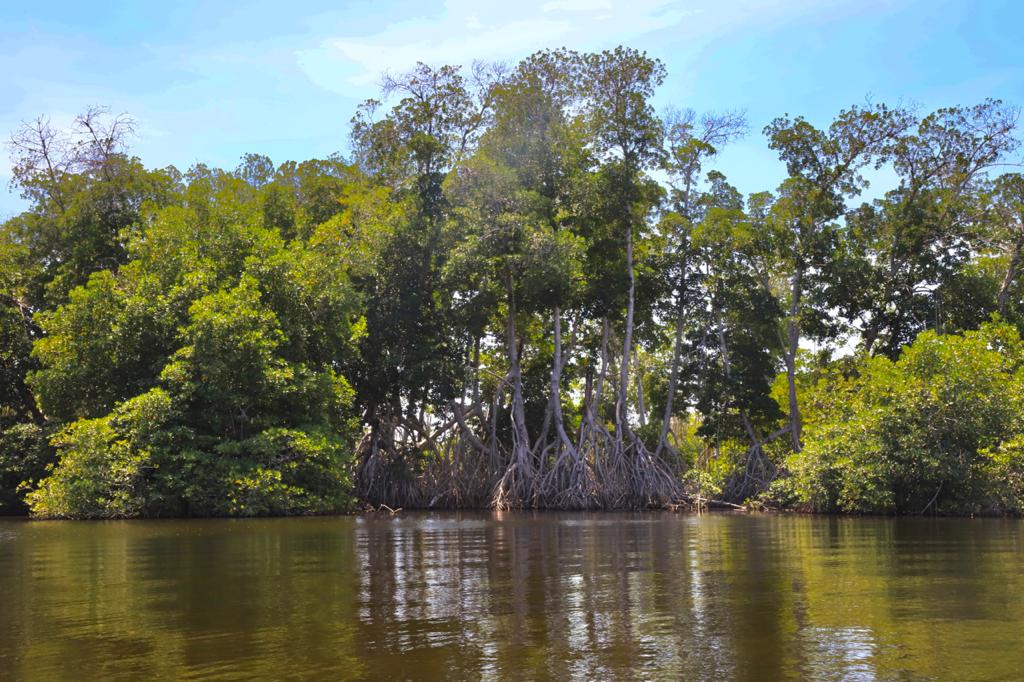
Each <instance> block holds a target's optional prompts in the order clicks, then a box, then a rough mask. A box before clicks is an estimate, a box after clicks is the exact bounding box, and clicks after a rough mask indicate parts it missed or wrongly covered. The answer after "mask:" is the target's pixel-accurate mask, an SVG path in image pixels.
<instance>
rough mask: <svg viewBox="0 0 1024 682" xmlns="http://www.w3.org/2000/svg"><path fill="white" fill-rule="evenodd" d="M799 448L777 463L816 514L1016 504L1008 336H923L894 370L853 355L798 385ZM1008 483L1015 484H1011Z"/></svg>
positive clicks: (1012, 359) (1020, 377)
mask: <svg viewBox="0 0 1024 682" xmlns="http://www.w3.org/2000/svg"><path fill="white" fill-rule="evenodd" d="M805 404H806V405H807V406H808V410H807V413H806V423H805V429H804V440H805V443H806V446H805V448H804V450H803V451H802V452H800V453H797V454H793V455H791V456H790V457H789V458H788V460H787V466H788V468H789V470H790V471H791V472H792V474H793V481H792V485H793V489H794V491H795V493H796V494H797V496H798V497H799V498H800V500H801V502H802V503H803V504H804V505H805V506H807V507H809V508H812V509H815V510H819V511H847V512H881V513H923V512H926V511H929V512H935V513H977V512H1006V511H1012V510H1015V509H1018V508H1019V507H1020V499H1021V497H1020V495H1019V493H1018V492H1017V491H1018V490H1020V486H1019V477H1020V472H1021V471H1022V466H1021V462H1022V461H1024V460H1022V448H1021V447H1020V443H1021V440H1020V438H1021V435H1022V433H1024V423H1022V422H1021V419H1020V415H1021V414H1022V411H1024V351H1022V344H1021V339H1020V337H1019V335H1018V332H1017V330H1016V329H1015V328H1013V327H1010V326H1007V325H1002V324H994V323H993V324H986V325H983V326H982V328H981V329H979V330H978V331H972V332H967V333H965V334H963V335H952V334H951V335H939V334H936V333H935V332H931V331H929V332H924V333H922V334H921V335H920V336H918V338H917V339H916V340H915V341H914V342H913V343H912V344H911V345H909V346H907V347H906V348H905V349H904V351H903V353H902V355H901V356H900V358H899V359H898V360H896V361H895V362H893V361H890V360H888V359H886V358H884V357H881V358H871V359H864V360H862V361H861V362H859V363H857V364H856V365H854V367H853V371H852V372H850V376H848V377H847V378H841V377H836V376H830V377H829V380H828V381H827V382H826V381H822V382H819V383H818V384H817V385H815V386H812V387H811V388H810V389H809V393H808V395H807V398H806V401H805ZM1014 481H1017V483H1014Z"/></svg>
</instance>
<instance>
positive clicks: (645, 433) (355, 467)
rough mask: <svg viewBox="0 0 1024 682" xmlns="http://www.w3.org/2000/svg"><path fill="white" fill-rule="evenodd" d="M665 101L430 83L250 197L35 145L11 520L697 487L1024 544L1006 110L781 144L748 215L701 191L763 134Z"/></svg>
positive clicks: (731, 199)
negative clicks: (973, 528)
mask: <svg viewBox="0 0 1024 682" xmlns="http://www.w3.org/2000/svg"><path fill="white" fill-rule="evenodd" d="M665 75H666V74H665V69H664V66H663V65H662V64H661V63H660V62H658V61H657V60H655V59H652V58H650V57H648V56H647V55H646V54H644V53H642V52H638V51H636V50H632V49H629V48H625V47H619V48H616V49H613V50H607V51H603V52H599V53H591V54H585V53H577V52H573V51H570V50H566V49H559V50H546V51H542V52H538V53H536V54H534V55H532V56H530V57H529V58H527V59H525V60H523V61H522V62H520V63H519V64H518V65H516V66H515V67H513V68H506V67H504V66H501V65H491V66H488V65H480V64H477V65H474V66H473V67H472V68H471V69H462V68H460V67H457V66H440V67H437V68H433V67H429V66H426V65H423V64H419V65H417V66H416V67H415V68H414V69H412V70H411V71H410V72H408V73H405V74H400V75H397V76H396V75H388V76H386V77H385V78H384V92H383V95H382V98H383V101H376V100H370V101H368V102H366V103H364V105H362V106H361V107H360V108H359V110H358V111H357V114H356V116H355V117H354V118H353V120H352V149H353V158H352V159H350V160H346V159H343V158H341V157H340V156H338V155H333V156H330V157H328V158H325V159H312V160H308V161H303V162H292V161H289V162H285V163H283V164H280V165H278V166H276V167H275V165H274V163H273V162H272V161H271V160H270V159H269V158H267V157H265V156H262V155H258V154H247V155H245V156H244V157H243V158H242V159H241V162H240V164H239V165H238V167H237V168H236V169H235V170H234V171H226V170H221V169H217V168H211V167H208V166H205V165H197V166H195V167H193V168H191V169H189V170H188V171H187V172H185V173H184V174H183V173H180V172H178V171H177V170H176V169H174V168H167V169H162V170H154V169H147V168H146V167H144V166H143V165H142V163H141V162H140V161H139V160H138V159H136V158H134V157H132V156H131V155H130V154H129V152H128V149H127V146H126V141H127V139H128V138H129V136H130V133H131V132H132V130H133V126H134V122H133V121H132V120H131V119H130V118H127V117H125V116H119V117H110V116H109V115H108V114H107V112H106V111H104V110H100V109H92V110H89V111H87V112H85V113H84V114H83V115H82V116H80V117H79V118H78V119H76V121H75V123H74V124H73V126H72V127H71V129H70V130H68V131H58V130H56V129H54V128H52V127H51V126H50V125H49V123H48V121H47V120H46V119H45V118H40V119H37V120H36V121H32V122H29V123H27V124H25V125H23V126H22V127H21V128H20V129H19V130H18V131H15V133H14V135H13V136H12V140H11V158H12V161H13V168H12V170H13V177H14V185H15V186H16V187H17V188H18V189H19V190H20V191H21V192H22V193H23V195H24V196H25V197H26V198H27V199H29V200H30V201H31V206H30V207H29V209H28V210H27V211H25V212H24V213H22V214H21V215H19V216H16V217H14V218H11V219H10V220H7V221H6V222H4V223H3V224H2V225H0V505H3V507H2V509H3V510H7V511H19V510H22V509H23V508H24V507H25V506H26V505H27V507H28V508H29V509H30V510H31V512H32V513H34V514H36V515H38V516H56V517H83V516H84V517H97V518H110V517H128V516H163V515H189V514H194V515H261V514H300V513H325V512H331V511H338V510H342V509H345V508H347V507H348V505H349V504H350V502H351V500H352V499H353V496H354V495H356V494H359V495H362V496H363V498H364V499H365V500H369V501H372V502H375V503H377V502H382V501H391V502H396V501H397V503H398V504H401V505H403V506H411V505H413V504H417V505H432V504H435V503H438V504H485V503H487V500H488V499H490V500H491V502H492V503H493V504H496V505H499V506H501V505H504V504H514V505H523V506H526V505H544V504H553V505H555V506H558V505H570V506H576V507H583V508H585V507H589V506H593V505H597V504H608V505H610V506H616V505H621V504H629V505H636V506H644V505H647V504H652V503H658V502H652V500H657V501H660V503H667V502H666V500H669V498H671V500H669V501H671V502H674V501H675V496H678V494H679V493H680V491H681V488H680V486H679V485H678V484H679V481H680V477H685V479H686V482H687V484H688V485H689V486H690V488H691V490H699V491H700V494H701V495H703V496H705V497H707V496H711V495H714V496H719V495H720V496H722V497H727V498H729V499H732V500H733V501H744V500H746V499H748V498H749V499H754V498H755V497H756V496H757V495H758V494H759V493H763V494H767V495H768V496H769V497H771V498H772V499H774V501H775V502H778V503H782V504H784V505H787V506H788V505H799V506H803V507H804V508H810V509H816V510H829V511H833V510H842V511H879V512H921V511H940V512H951V513H952V512H957V513H971V512H976V511H1008V512H1017V511H1020V510H1021V505H1022V500H1024V492H1022V488H1021V486H1022V483H1021V477H1022V473H1021V472H1022V471H1024V469H1022V468H1021V448H1022V445H1021V442H1022V441H1024V436H1022V432H1021V430H1020V429H1019V428H1018V427H1017V426H1016V422H1017V421H1019V419H1018V417H1017V415H1019V414H1020V410H1021V408H1022V407H1024V404H1022V398H1021V396H1020V395H1019V393H1020V386H1021V382H1020V378H1021V377H1020V376H1019V374H1020V368H1019V365H1020V364H1021V362H1022V361H1021V357H1020V355H1021V351H1020V350H1019V347H1020V341H1019V339H1018V338H1017V336H1016V332H1015V331H1014V329H1015V327H1014V325H1016V327H1017V328H1021V329H1024V316H1022V312H1024V284H1022V283H1021V281H1020V280H1021V276H1020V275H1021V272H1022V271H1024V199H1022V197H1024V180H1022V179H1021V176H1020V175H1019V174H1015V173H1008V174H1005V175H1002V176H1000V177H992V176H991V175H990V174H991V173H992V170H993V169H994V168H996V167H997V166H998V165H999V164H1000V163H1001V162H1002V161H1003V160H1005V158H1006V156H1007V154H1008V153H1009V152H1011V151H1013V150H1014V149H1015V148H1016V147H1017V140H1016V138H1015V137H1014V125H1015V120H1016V118H1015V110H1014V109H1013V108H1012V107H1007V106H1005V105H1003V104H1002V103H1000V102H997V101H986V102H983V103H982V104H980V105H977V106H974V107H954V108H948V109H941V110H939V111H936V112H934V113H932V114H929V115H926V116H921V117H919V116H917V115H916V114H915V113H914V112H912V111H910V110H908V109H904V108H895V109H894V108H889V107H886V106H884V105H871V106H868V107H852V108H850V109H847V110H844V111H841V112H840V113H839V114H838V116H837V117H836V118H835V120H833V121H832V122H831V123H826V124H824V125H818V124H817V123H812V122H811V121H809V120H807V119H804V118H802V117H799V116H797V117H789V116H788V115H787V116H785V117H782V118H778V119H776V120H774V121H772V123H771V124H770V125H768V126H767V127H766V128H765V130H764V133H765V135H766V137H767V144H768V147H769V148H770V149H772V150H774V151H775V152H777V153H778V155H779V157H780V159H781V160H782V161H783V162H784V163H785V165H786V169H787V177H786V178H785V179H784V180H783V182H782V183H781V184H780V185H779V186H778V187H777V188H774V191H772V192H767V191H765V192H759V193H757V194H753V195H751V196H749V197H743V196H742V195H741V194H740V192H739V191H738V190H737V189H736V188H735V187H733V186H731V185H730V184H729V183H728V181H727V179H726V178H725V176H724V175H722V174H721V173H719V172H717V171H715V170H713V169H710V168H708V165H709V163H710V161H711V160H712V159H713V158H714V157H715V155H716V154H717V152H718V150H719V149H720V148H721V147H722V145H724V144H726V143H727V142H729V141H730V140H732V139H734V138H736V137H737V136H739V135H740V134H742V132H743V130H744V128H745V122H744V120H743V117H742V116H741V115H739V114H734V113H728V112H726V113H718V114H714V113H709V114H704V115H697V114H695V113H694V112H668V114H667V115H666V116H664V117H662V116H661V115H660V114H659V112H657V111H656V110H655V108H654V106H653V98H654V96H655V93H656V90H657V88H658V87H659V86H660V85H661V83H662V82H663V80H664V79H665ZM886 164H888V165H889V166H891V168H892V170H893V172H894V173H895V178H896V182H895V185H894V186H892V187H890V188H887V189H888V190H889V191H886V192H883V193H881V194H880V195H879V196H880V198H878V199H877V200H875V201H873V202H871V203H869V204H863V205H861V206H859V207H858V206H856V202H857V201H859V200H860V196H861V193H862V192H863V190H864V189H865V187H866V186H867V182H866V180H865V177H864V174H865V173H866V172H867V171H868V169H872V168H874V169H878V168H880V167H881V166H882V165H886ZM993 316H997V317H996V318H993ZM992 319H998V320H1001V321H1002V322H1000V323H987V321H989V320H992ZM926 329H927V330H930V331H925V330H926ZM809 341H810V342H813V344H814V346H815V349H816V350H815V351H814V353H810V352H808V351H807V346H808V342H809ZM839 348H845V349H852V350H853V351H854V353H855V355H854V356H853V357H846V358H841V359H834V358H833V352H834V351H835V350H836V349H839ZM875 356H879V357H875ZM773 381H774V382H775V383H774V385H773ZM787 470H788V471H789V472H790V474H791V475H790V476H788V477H782V478H780V479H778V480H776V481H774V482H772V481H771V480H770V479H772V478H773V477H775V476H776V475H777V474H778V473H779V472H782V473H785V472H786V471H787ZM687 472H688V473H687ZM354 487H357V488H358V490H354V489H353V488H354ZM766 489H767V493H765V490H766ZM26 493H27V497H25V494H26ZM492 494H493V497H491V498H488V495H492ZM469 500H472V501H473V502H468V501H469ZM602 500H603V501H602Z"/></svg>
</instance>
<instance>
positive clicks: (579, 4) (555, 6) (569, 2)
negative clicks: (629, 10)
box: [540, 0, 612, 12]
mask: <svg viewBox="0 0 1024 682" xmlns="http://www.w3.org/2000/svg"><path fill="white" fill-rule="evenodd" d="M540 8H541V10H542V11H544V12H593V11H596V10H609V9H611V8H612V2H611V0H551V1H550V2H545V3H544V4H543V5H541V6H540Z"/></svg>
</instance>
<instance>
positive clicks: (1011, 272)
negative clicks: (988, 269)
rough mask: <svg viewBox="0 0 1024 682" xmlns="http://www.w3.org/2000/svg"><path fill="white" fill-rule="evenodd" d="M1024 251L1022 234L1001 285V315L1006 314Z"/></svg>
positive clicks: (1011, 253) (1012, 252)
mask: <svg viewBox="0 0 1024 682" xmlns="http://www.w3.org/2000/svg"><path fill="white" fill-rule="evenodd" d="M1022 250H1024V234H1022V235H1021V236H1020V237H1019V238H1018V239H1017V241H1016V242H1015V243H1014V245H1013V249H1012V250H1011V251H1010V263H1009V264H1008V265H1007V266H1006V274H1005V275H1004V276H1003V282H1002V284H1000V285H999V298H998V304H999V314H1000V315H1002V314H1003V313H1004V312H1006V299H1007V298H1008V297H1009V295H1010V287H1011V286H1013V282H1014V281H1015V280H1016V279H1017V270H1019V269H1020V257H1021V251H1022Z"/></svg>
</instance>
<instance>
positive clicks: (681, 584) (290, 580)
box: [0, 513, 1024, 680]
mask: <svg viewBox="0 0 1024 682" xmlns="http://www.w3.org/2000/svg"><path fill="white" fill-rule="evenodd" d="M1022 534H1024V523H1021V522H1017V521H1001V520H923V519H908V520H886V519H852V518H851V519H846V518H818V517H788V516H732V515H707V516H701V517H698V516H673V515H661V514H652V515H626V514H607V515H583V514H579V515H571V514H537V515H528V514H506V515H503V516H495V515H488V514H461V515H455V514H437V515H428V514H404V513H403V514H401V515H399V516H397V517H395V518H388V517H369V518H366V517H364V518H316V519H274V520H256V521H160V522H108V523H72V522H47V523H42V522H37V523H27V522H21V521H0V679H3V680H19V679H27V680H57V679H67V680H84V679H97V680H111V679H225V680H226V679H237V680H249V679H438V680H440V679H552V680H563V679H580V680H596V679H633V678H638V679H730V680H731V679H748V680H755V679H756V680H777V679H815V680H819V679H844V680H861V679H863V680H871V679H885V680H889V679H915V680H916V679H944V680H972V679H978V680H982V679H984V680H994V679H1007V680H1019V679H1024V545H1022Z"/></svg>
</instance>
